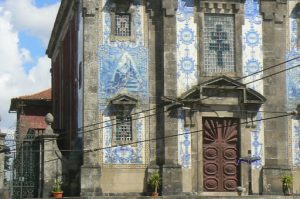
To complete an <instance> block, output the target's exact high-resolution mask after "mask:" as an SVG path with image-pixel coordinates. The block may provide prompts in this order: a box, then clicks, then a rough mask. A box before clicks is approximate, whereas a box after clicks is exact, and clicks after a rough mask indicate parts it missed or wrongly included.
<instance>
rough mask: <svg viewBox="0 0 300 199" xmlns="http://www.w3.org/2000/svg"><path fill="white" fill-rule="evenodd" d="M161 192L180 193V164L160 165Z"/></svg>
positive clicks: (167, 193)
mask: <svg viewBox="0 0 300 199" xmlns="http://www.w3.org/2000/svg"><path fill="white" fill-rule="evenodd" d="M162 194H163V195H181V194H182V168H181V166H180V165H163V167H162Z"/></svg>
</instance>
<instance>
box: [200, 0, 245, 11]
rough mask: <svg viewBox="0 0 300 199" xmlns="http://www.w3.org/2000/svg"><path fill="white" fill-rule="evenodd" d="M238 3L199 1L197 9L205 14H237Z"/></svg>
mask: <svg viewBox="0 0 300 199" xmlns="http://www.w3.org/2000/svg"><path fill="white" fill-rule="evenodd" d="M241 6H242V5H241V4H240V3H232V2H211V1H208V2H207V1H200V3H199V7H200V10H202V11H203V12H205V13H238V12H239V11H240V9H241Z"/></svg>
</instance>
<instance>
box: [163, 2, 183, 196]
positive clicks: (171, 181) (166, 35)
mask: <svg viewBox="0 0 300 199" xmlns="http://www.w3.org/2000/svg"><path fill="white" fill-rule="evenodd" d="M177 6H178V1H177V0H163V1H162V11H163V16H162V18H163V20H162V21H163V68H164V71H163V74H164V96H169V97H176V95H177V62H176V42H177V34H176V10H177ZM164 123H165V125H164V136H165V137H166V138H165V139H164V144H165V147H164V158H165V159H164V161H165V164H164V165H163V169H162V178H163V182H162V193H163V195H172V194H180V193H182V171H181V166H179V165H178V136H177V129H178V119H177V110H174V111H171V112H165V114H164Z"/></svg>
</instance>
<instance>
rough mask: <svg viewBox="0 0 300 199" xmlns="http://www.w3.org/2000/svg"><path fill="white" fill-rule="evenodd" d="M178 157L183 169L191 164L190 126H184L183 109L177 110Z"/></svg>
mask: <svg viewBox="0 0 300 199" xmlns="http://www.w3.org/2000/svg"><path fill="white" fill-rule="evenodd" d="M178 115H179V119H178V132H179V134H180V135H179V136H178V157H179V164H180V165H181V166H182V167H183V168H184V169H189V168H191V166H192V161H191V143H192V140H191V132H190V128H187V127H184V112H183V110H179V111H178Z"/></svg>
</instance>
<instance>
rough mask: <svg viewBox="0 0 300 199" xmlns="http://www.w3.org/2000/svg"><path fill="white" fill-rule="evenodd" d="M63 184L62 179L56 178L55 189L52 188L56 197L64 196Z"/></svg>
mask: <svg viewBox="0 0 300 199" xmlns="http://www.w3.org/2000/svg"><path fill="white" fill-rule="evenodd" d="M61 185H62V181H61V180H60V179H57V178H56V179H55V180H54V184H53V189H52V193H53V197H54V198H62V197H63V193H64V192H63V191H62V189H61Z"/></svg>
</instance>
